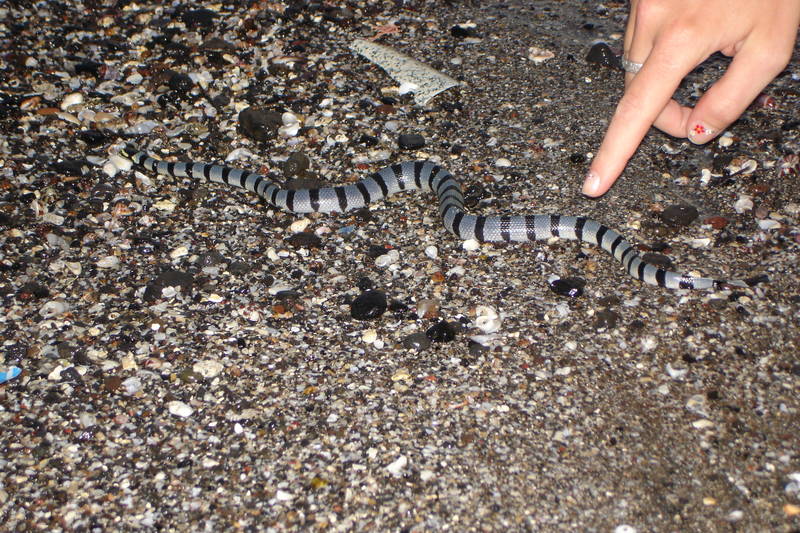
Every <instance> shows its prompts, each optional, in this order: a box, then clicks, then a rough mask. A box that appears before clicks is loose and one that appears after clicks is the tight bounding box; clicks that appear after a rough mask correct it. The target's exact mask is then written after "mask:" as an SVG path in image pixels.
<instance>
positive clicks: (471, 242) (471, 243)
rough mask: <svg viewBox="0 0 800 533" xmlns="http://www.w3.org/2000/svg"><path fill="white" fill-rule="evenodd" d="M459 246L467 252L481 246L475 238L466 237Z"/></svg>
mask: <svg viewBox="0 0 800 533" xmlns="http://www.w3.org/2000/svg"><path fill="white" fill-rule="evenodd" d="M461 247H462V248H463V249H464V250H466V251H468V252H474V251H475V250H477V249H479V248H480V247H481V243H479V242H478V241H476V240H475V239H467V240H466V241H464V242H462V243H461Z"/></svg>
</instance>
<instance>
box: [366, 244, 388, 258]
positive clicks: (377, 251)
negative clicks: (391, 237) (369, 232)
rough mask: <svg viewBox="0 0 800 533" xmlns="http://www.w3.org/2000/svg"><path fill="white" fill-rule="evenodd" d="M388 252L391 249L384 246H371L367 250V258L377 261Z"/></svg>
mask: <svg viewBox="0 0 800 533" xmlns="http://www.w3.org/2000/svg"><path fill="white" fill-rule="evenodd" d="M388 251H389V248H387V247H386V246H383V245H382V244H370V246H369V248H368V249H367V257H369V258H370V259H377V258H378V257H380V256H382V255H383V254H385V253H387V252H388Z"/></svg>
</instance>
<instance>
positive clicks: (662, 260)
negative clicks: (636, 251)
mask: <svg viewBox="0 0 800 533" xmlns="http://www.w3.org/2000/svg"><path fill="white" fill-rule="evenodd" d="M642 260H643V261H644V262H645V263H650V264H651V265H655V266H657V267H659V268H663V269H665V270H671V269H672V266H673V265H672V259H670V258H669V257H667V256H666V255H663V254H656V253H653V252H647V253H646V254H642Z"/></svg>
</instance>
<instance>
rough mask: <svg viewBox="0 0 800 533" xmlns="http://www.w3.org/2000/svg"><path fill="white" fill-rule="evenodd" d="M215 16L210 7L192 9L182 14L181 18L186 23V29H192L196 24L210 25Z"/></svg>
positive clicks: (212, 23)
mask: <svg viewBox="0 0 800 533" xmlns="http://www.w3.org/2000/svg"><path fill="white" fill-rule="evenodd" d="M216 17H217V13H216V12H215V11H211V10H210V9H192V10H191V11H187V12H186V13H184V14H183V17H181V19H182V20H183V23H184V24H186V29H187V30H193V29H195V28H197V27H198V26H201V27H210V26H213V25H214V19H215V18H216Z"/></svg>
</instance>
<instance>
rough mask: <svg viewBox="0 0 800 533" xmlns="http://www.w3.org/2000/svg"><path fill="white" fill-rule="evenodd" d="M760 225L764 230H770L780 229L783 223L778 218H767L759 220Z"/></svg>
mask: <svg viewBox="0 0 800 533" xmlns="http://www.w3.org/2000/svg"><path fill="white" fill-rule="evenodd" d="M758 227H759V228H761V229H762V230H764V231H768V230H771V229H778V228H780V227H781V223H780V222H778V221H777V220H772V219H771V218H765V219H763V220H759V221H758Z"/></svg>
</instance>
